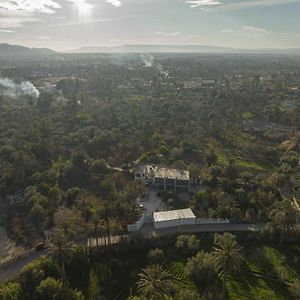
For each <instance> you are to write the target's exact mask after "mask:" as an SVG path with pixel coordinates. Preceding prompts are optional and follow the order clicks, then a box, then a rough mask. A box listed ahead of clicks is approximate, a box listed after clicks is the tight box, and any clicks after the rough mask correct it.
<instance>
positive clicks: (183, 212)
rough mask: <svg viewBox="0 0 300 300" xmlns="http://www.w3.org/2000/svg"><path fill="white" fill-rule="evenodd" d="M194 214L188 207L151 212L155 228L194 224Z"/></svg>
mask: <svg viewBox="0 0 300 300" xmlns="http://www.w3.org/2000/svg"><path fill="white" fill-rule="evenodd" d="M195 224H196V216H195V215H194V213H193V211H192V210H191V209H190V208H186V209H179V210H170V211H161V212H155V213H153V225H154V228H155V229H161V228H170V227H178V229H180V226H183V225H195Z"/></svg>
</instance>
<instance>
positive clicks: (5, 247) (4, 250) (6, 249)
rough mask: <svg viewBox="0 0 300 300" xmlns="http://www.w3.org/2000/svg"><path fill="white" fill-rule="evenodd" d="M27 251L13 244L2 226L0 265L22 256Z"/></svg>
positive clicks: (0, 230)
mask: <svg viewBox="0 0 300 300" xmlns="http://www.w3.org/2000/svg"><path fill="white" fill-rule="evenodd" d="M24 251H25V249H24V248H23V247H19V246H17V245H16V244H15V242H13V241H12V240H11V239H10V238H9V237H8V236H7V233H6V230H5V228H4V227H1V226H0V264H2V263H3V262H5V261H7V260H10V259H12V258H14V257H16V256H19V255H21V254H22V253H23V252H24Z"/></svg>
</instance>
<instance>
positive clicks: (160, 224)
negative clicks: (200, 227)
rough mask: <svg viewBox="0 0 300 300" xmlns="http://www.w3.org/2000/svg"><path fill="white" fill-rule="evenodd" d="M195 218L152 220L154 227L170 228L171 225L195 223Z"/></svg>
mask: <svg viewBox="0 0 300 300" xmlns="http://www.w3.org/2000/svg"><path fill="white" fill-rule="evenodd" d="M195 223H196V218H182V219H174V220H170V221H164V222H154V228H155V229H162V228H171V227H179V228H180V226H184V225H195Z"/></svg>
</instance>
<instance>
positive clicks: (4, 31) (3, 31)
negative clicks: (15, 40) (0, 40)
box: [0, 29, 14, 33]
mask: <svg viewBox="0 0 300 300" xmlns="http://www.w3.org/2000/svg"><path fill="white" fill-rule="evenodd" d="M0 33H14V31H12V30H6V29H0Z"/></svg>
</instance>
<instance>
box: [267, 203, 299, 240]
mask: <svg viewBox="0 0 300 300" xmlns="http://www.w3.org/2000/svg"><path fill="white" fill-rule="evenodd" d="M269 217H270V219H271V222H270V225H271V230H275V231H278V232H279V233H280V239H279V245H281V244H282V243H283V242H284V240H285V238H286V235H287V234H288V233H289V232H290V231H292V230H293V229H294V228H295V226H296V224H297V223H298V221H299V211H298V210H297V208H296V207H295V205H294V204H293V203H292V201H290V200H288V199H285V200H283V201H281V202H277V203H276V204H275V205H274V208H273V209H272V210H271V212H270V216H269Z"/></svg>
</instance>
